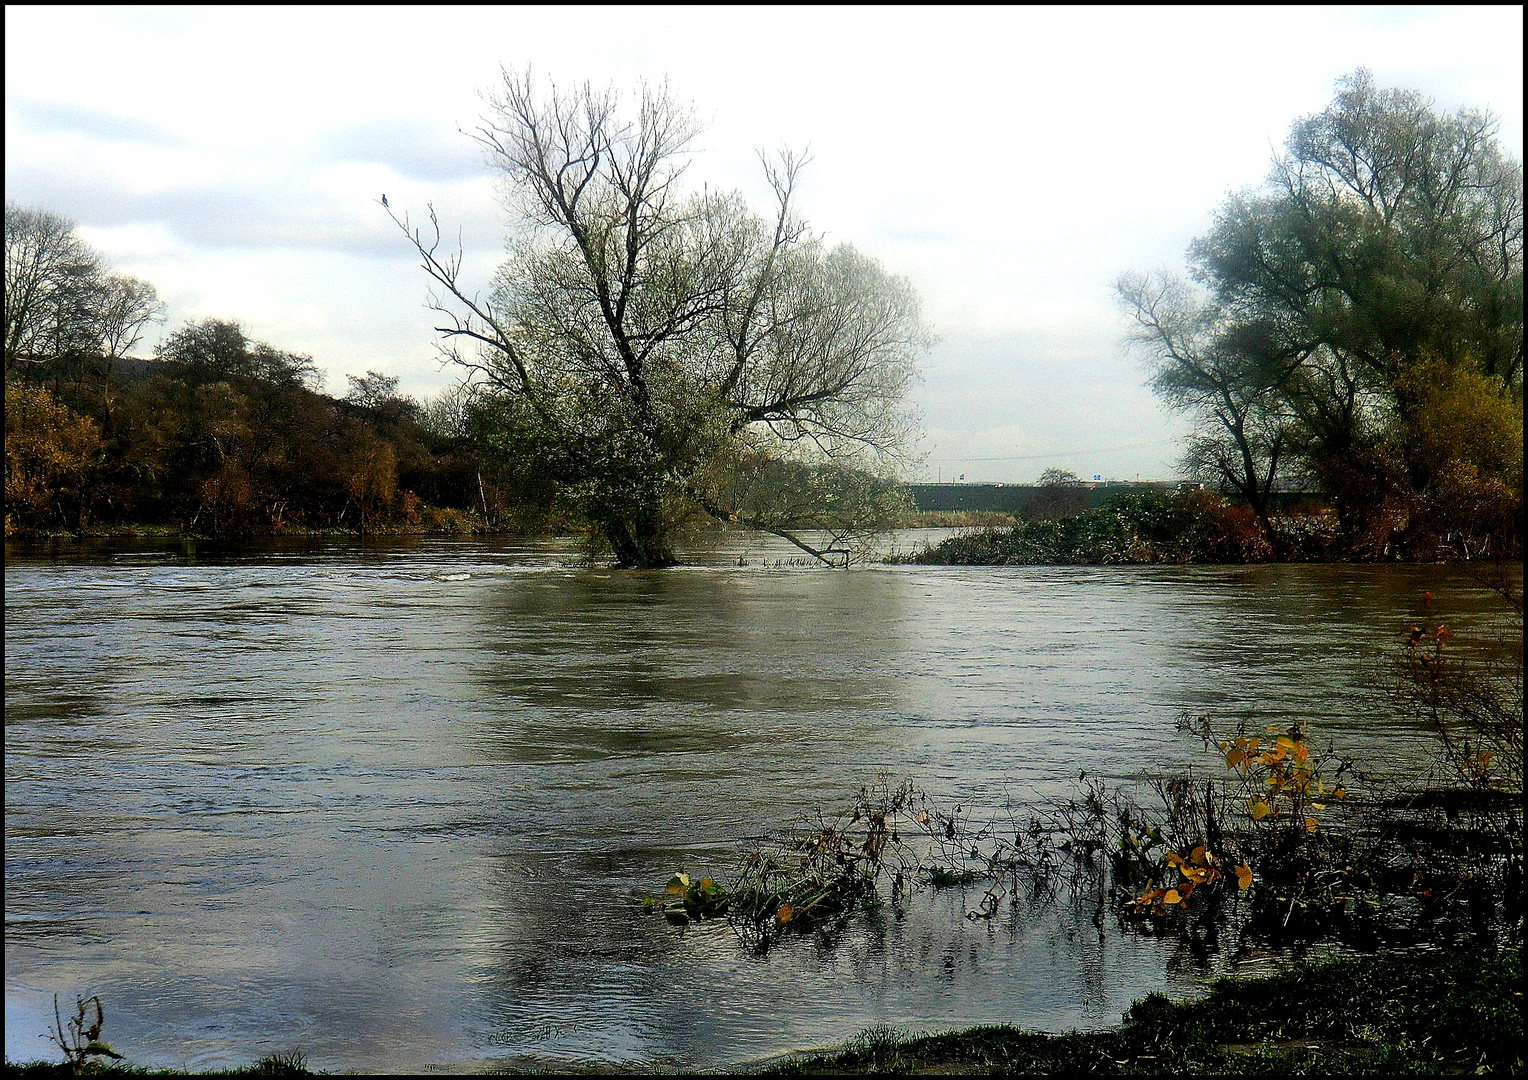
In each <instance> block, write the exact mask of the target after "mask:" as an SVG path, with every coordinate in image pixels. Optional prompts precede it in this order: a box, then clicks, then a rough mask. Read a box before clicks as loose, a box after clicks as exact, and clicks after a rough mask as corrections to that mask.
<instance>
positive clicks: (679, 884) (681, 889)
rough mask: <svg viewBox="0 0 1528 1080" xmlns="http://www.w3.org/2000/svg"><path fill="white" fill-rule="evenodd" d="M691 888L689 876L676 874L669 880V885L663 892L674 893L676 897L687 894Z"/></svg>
mask: <svg viewBox="0 0 1528 1080" xmlns="http://www.w3.org/2000/svg"><path fill="white" fill-rule="evenodd" d="M689 888H690V877H689V875H688V874H675V875H674V876H673V877H671V878H669V883H668V884H667V885H665V886H664V887H663V891H664V892H666V893H673V894H674V895H675V896H683V895H684V894H685V893H686V892H688V891H689Z"/></svg>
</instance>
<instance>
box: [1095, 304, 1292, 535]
mask: <svg viewBox="0 0 1528 1080" xmlns="http://www.w3.org/2000/svg"><path fill="white" fill-rule="evenodd" d="M1115 290H1116V293H1117V294H1118V296H1119V298H1120V301H1121V302H1122V303H1123V305H1124V306H1125V308H1126V309H1127V310H1128V311H1129V313H1130V315H1131V317H1132V318H1133V319H1134V320H1135V323H1136V330H1135V332H1134V334H1133V335H1132V340H1134V341H1135V342H1136V343H1137V344H1138V345H1140V346H1141V347H1143V348H1144V349H1145V350H1146V352H1147V353H1148V355H1149V357H1150V363H1151V372H1152V378H1151V385H1152V389H1154V390H1155V391H1156V392H1157V393H1158V394H1159V395H1161V396H1162V397H1163V398H1164V399H1165V400H1166V401H1167V403H1168V404H1169V405H1171V406H1173V407H1174V408H1176V409H1179V410H1181V411H1183V412H1186V413H1188V414H1189V415H1190V416H1191V417H1192V418H1193V420H1194V422H1195V430H1194V432H1193V436H1192V437H1191V439H1190V441H1189V448H1188V451H1187V453H1186V454H1185V455H1184V458H1183V465H1184V467H1185V469H1186V470H1187V471H1188V472H1189V475H1191V476H1194V477H1195V478H1196V479H1202V480H1206V481H1209V482H1211V483H1214V484H1216V485H1217V486H1219V487H1221V488H1222V489H1223V490H1226V491H1229V492H1231V493H1234V494H1236V495H1238V496H1240V497H1241V498H1243V499H1245V500H1246V502H1247V505H1248V506H1249V507H1251V508H1252V512H1253V514H1254V515H1255V516H1256V517H1257V521H1258V525H1259V527H1260V528H1261V529H1262V530H1263V534H1264V536H1265V538H1266V539H1267V540H1268V542H1269V543H1270V544H1271V545H1273V546H1274V549H1275V550H1278V549H1279V540H1278V534H1277V533H1276V532H1275V530H1274V528H1273V525H1272V522H1271V521H1270V519H1269V510H1270V505H1271V502H1272V494H1273V490H1274V484H1275V482H1276V481H1277V479H1278V477H1279V469H1280V467H1281V466H1283V465H1285V464H1287V462H1286V458H1287V456H1288V453H1289V443H1290V436H1291V420H1292V416H1291V414H1290V412H1289V410H1288V408H1287V405H1286V398H1285V395H1284V391H1285V389H1287V387H1288V386H1289V384H1290V382H1291V380H1292V379H1293V378H1294V377H1295V374H1296V372H1297V371H1299V369H1300V367H1301V364H1302V363H1303V362H1304V361H1305V360H1306V359H1307V358H1308V357H1309V355H1310V354H1309V352H1308V351H1307V352H1300V353H1295V354H1294V355H1291V354H1290V353H1289V352H1287V351H1285V350H1284V349H1283V348H1282V347H1281V346H1278V345H1276V344H1274V341H1275V339H1274V336H1273V335H1271V334H1269V333H1267V332H1266V331H1265V330H1264V329H1263V328H1262V327H1260V326H1259V325H1258V324H1256V323H1237V322H1234V321H1232V320H1230V319H1228V318H1226V317H1225V316H1224V315H1223V314H1222V313H1221V312H1219V311H1218V310H1217V309H1216V308H1215V306H1214V305H1213V304H1212V303H1210V302H1209V301H1208V300H1206V299H1205V298H1203V297H1201V296H1197V295H1196V294H1195V293H1194V292H1193V290H1192V289H1191V288H1190V287H1189V286H1188V285H1187V284H1185V283H1184V282H1182V281H1180V280H1178V279H1176V278H1173V277H1170V276H1167V275H1160V276H1157V277H1154V278H1153V277H1146V276H1143V275H1138V274H1126V275H1124V276H1122V277H1121V278H1120V279H1119V281H1118V282H1117V284H1116V286H1115Z"/></svg>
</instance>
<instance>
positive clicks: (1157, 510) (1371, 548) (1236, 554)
mask: <svg viewBox="0 0 1528 1080" xmlns="http://www.w3.org/2000/svg"><path fill="white" fill-rule="evenodd" d="M1514 499H1515V501H1513V502H1512V505H1513V506H1514V507H1515V508H1516V509H1515V511H1514V510H1512V509H1511V508H1509V509H1508V510H1507V511H1505V512H1504V517H1505V519H1506V520H1507V521H1508V522H1509V523H1510V522H1511V521H1512V520H1514V519H1513V518H1512V514H1513V513H1514V512H1515V513H1516V515H1517V517H1516V519H1515V520H1516V521H1517V524H1516V525H1511V524H1508V525H1504V526H1502V527H1501V528H1493V529H1488V530H1484V531H1478V530H1477V531H1471V529H1470V528H1469V527H1468V526H1469V523H1468V522H1467V521H1460V520H1455V521H1454V522H1453V523H1452V524H1453V526H1454V527H1453V528H1452V529H1450V530H1446V531H1444V532H1439V531H1438V529H1437V528H1436V527H1435V526H1436V525H1437V524H1438V521H1437V519H1436V518H1428V519H1426V520H1423V519H1417V520H1416V521H1415V522H1414V521H1413V519H1411V518H1409V517H1407V516H1405V515H1402V514H1397V515H1395V516H1393V517H1390V518H1386V519H1385V521H1384V522H1383V523H1381V524H1375V523H1371V527H1370V529H1369V531H1368V532H1367V533H1366V534H1365V536H1364V537H1363V538H1361V539H1360V540H1355V539H1354V538H1353V537H1351V536H1349V535H1348V534H1346V533H1345V532H1344V530H1343V526H1342V522H1341V520H1340V518H1339V516H1338V514H1337V513H1336V512H1335V511H1334V510H1332V509H1331V508H1329V507H1327V506H1325V505H1323V504H1321V503H1319V502H1315V501H1308V502H1305V503H1296V504H1294V505H1292V506H1289V507H1288V508H1287V509H1286V510H1285V512H1284V513H1282V514H1277V515H1272V516H1269V517H1268V518H1267V519H1266V521H1265V522H1263V523H1261V524H1260V523H1259V521H1258V519H1257V516H1256V515H1255V514H1254V513H1253V511H1252V509H1251V508H1250V507H1248V506H1247V505H1245V504H1244V503H1242V502H1239V501H1237V500H1235V499H1231V498H1227V497H1225V496H1222V495H1217V494H1215V493H1214V492H1211V491H1206V490H1203V489H1201V488H1198V487H1183V488H1180V489H1178V490H1176V491H1144V492H1128V493H1122V494H1119V495H1116V496H1114V497H1113V498H1112V499H1110V500H1109V502H1108V503H1106V504H1105V505H1104V506H1101V507H1098V508H1096V509H1088V510H1082V511H1080V512H1078V513H1075V514H1073V515H1071V516H1067V517H1056V518H1049V519H1038V520H1023V521H1018V522H1015V523H1013V524H1012V525H1011V526H1010V527H1007V528H1003V527H998V526H989V527H986V528H978V529H973V530H972V531H969V532H965V533H961V534H959V535H956V536H952V537H949V538H948V539H946V540H943V541H941V542H940V543H938V544H935V545H930V546H927V547H925V548H924V549H923V550H921V551H914V552H910V553H908V554H906V555H902V556H899V557H898V558H897V559H896V560H895V561H897V562H905V563H922V564H929V565H944V566H1033V565H1053V566H1075V565H1126V564H1132V563H1261V562H1348V561H1377V560H1396V559H1406V560H1416V561H1434V560H1439V559H1447V558H1450V557H1453V556H1456V555H1457V549H1459V548H1461V547H1462V548H1464V549H1467V550H1469V551H1470V552H1471V553H1472V554H1473V557H1474V558H1476V559H1479V558H1482V557H1485V558H1488V559H1496V560H1502V559H1506V560H1510V559H1515V558H1520V556H1521V549H1522V528H1521V507H1522V500H1521V487H1520V486H1519V488H1518V494H1517V495H1516V496H1515V497H1514ZM1381 525H1383V528H1382V527H1381ZM1270 537H1271V539H1270Z"/></svg>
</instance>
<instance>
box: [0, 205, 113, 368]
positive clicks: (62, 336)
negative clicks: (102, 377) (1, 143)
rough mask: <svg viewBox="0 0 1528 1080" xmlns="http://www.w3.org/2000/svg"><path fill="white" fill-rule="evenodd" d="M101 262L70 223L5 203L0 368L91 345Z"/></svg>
mask: <svg viewBox="0 0 1528 1080" xmlns="http://www.w3.org/2000/svg"><path fill="white" fill-rule="evenodd" d="M101 272H102V270H101V260H100V258H99V256H97V255H96V253H95V252H94V251H92V250H91V248H90V245H88V244H86V243H85V241H83V240H81V239H80V238H79V236H77V235H76V234H75V231H74V222H72V221H70V220H68V219H67V218H63V217H60V216H58V215H57V214H52V213H49V212H48V211H46V210H40V209H35V208H29V207H22V206H17V205H16V204H14V203H6V204H5V367H6V370H7V371H9V370H11V369H12V368H13V367H14V366H15V365H17V364H18V363H21V362H24V361H33V360H38V359H42V358H49V357H54V356H60V355H65V354H68V353H71V352H76V353H77V352H84V351H89V350H90V349H92V348H93V346H94V344H95V343H96V340H97V339H96V337H95V327H94V325H93V323H94V319H93V312H92V308H93V306H94V303H93V301H94V299H95V295H96V293H97V291H98V286H99V282H100V277H101Z"/></svg>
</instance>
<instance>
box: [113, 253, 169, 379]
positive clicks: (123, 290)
mask: <svg viewBox="0 0 1528 1080" xmlns="http://www.w3.org/2000/svg"><path fill="white" fill-rule="evenodd" d="M164 317H165V305H164V303H163V301H161V300H160V299H159V293H158V291H157V290H155V288H154V286H153V285H151V284H149V283H148V282H147V281H144V280H142V279H141V278H135V277H131V276H128V275H126V274H112V275H110V276H109V277H107V278H105V280H104V281H102V283H101V289H100V291H99V292H98V294H97V296H96V319H97V327H98V333H99V337H100V341H101V350H102V351H103V352H104V353H105V354H106V359H107V362H108V365H109V364H110V363H111V361H114V360H116V359H118V358H119V357H123V356H126V355H127V354H128V353H130V352H131V351H132V350H133V349H134V348H135V347H136V346H137V344H138V342H139V341H141V340H142V338H143V331H144V330H145V329H146V328H147V327H148V325H149V324H150V323H154V322H163V321H164ZM108 370H109V368H108Z"/></svg>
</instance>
